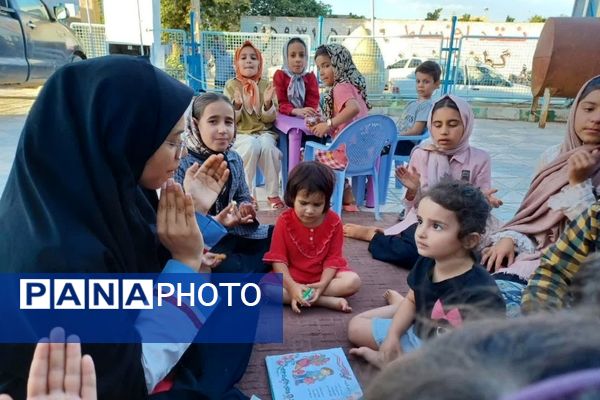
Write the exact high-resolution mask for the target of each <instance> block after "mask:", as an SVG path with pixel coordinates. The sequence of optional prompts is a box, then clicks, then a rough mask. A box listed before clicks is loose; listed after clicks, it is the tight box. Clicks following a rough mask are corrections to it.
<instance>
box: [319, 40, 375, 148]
mask: <svg viewBox="0 0 600 400" xmlns="http://www.w3.org/2000/svg"><path fill="white" fill-rule="evenodd" d="M315 63H316V64H317V67H318V68H319V75H320V77H321V81H322V82H323V84H325V86H328V87H329V90H328V91H327V92H326V93H325V94H324V96H323V101H322V105H321V106H322V108H323V116H324V117H325V119H326V122H322V123H319V124H316V125H315V126H313V127H312V128H311V131H312V132H313V133H314V134H315V135H316V136H319V137H322V136H325V135H327V134H329V135H331V136H332V137H335V136H336V135H337V134H338V133H339V132H340V131H341V130H342V129H344V128H345V127H346V125H348V124H349V123H350V122H352V121H354V120H356V119H359V118H363V117H366V116H367V113H368V111H369V108H371V105H370V104H369V102H368V101H367V85H366V83H365V78H364V76H362V74H361V73H360V72H359V71H358V69H356V66H355V65H354V62H353V61H352V55H351V54H350V52H349V51H348V49H347V48H345V47H344V46H342V45H340V44H335V43H334V44H324V45H322V46H319V47H318V48H317V51H316V53H315Z"/></svg>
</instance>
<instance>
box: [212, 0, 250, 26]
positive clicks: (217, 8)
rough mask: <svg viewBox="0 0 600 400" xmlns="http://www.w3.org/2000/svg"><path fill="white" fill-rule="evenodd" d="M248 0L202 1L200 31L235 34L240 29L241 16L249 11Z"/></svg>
mask: <svg viewBox="0 0 600 400" xmlns="http://www.w3.org/2000/svg"><path fill="white" fill-rule="evenodd" d="M250 6H251V1H250V0H202V1H201V2H200V13H201V15H200V20H201V21H202V29H204V30H212V31H230V32H235V31H238V30H239V29H240V19H241V17H242V15H247V14H248V10H250Z"/></svg>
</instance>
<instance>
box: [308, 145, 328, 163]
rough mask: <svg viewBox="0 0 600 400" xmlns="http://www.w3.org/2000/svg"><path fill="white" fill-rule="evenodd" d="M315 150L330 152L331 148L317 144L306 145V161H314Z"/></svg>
mask: <svg viewBox="0 0 600 400" xmlns="http://www.w3.org/2000/svg"><path fill="white" fill-rule="evenodd" d="M315 150H329V146H325V145H323V144H321V143H317V142H306V143H304V161H314V159H315Z"/></svg>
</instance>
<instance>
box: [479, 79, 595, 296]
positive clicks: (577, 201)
mask: <svg viewBox="0 0 600 400" xmlns="http://www.w3.org/2000/svg"><path fill="white" fill-rule="evenodd" d="M596 102H600V76H596V77H595V78H592V79H590V80H589V81H588V82H586V83H585V84H584V85H583V87H582V88H581V89H580V91H579V93H578V94H577V97H576V98H575V102H574V103H573V106H572V107H571V111H570V114H569V120H568V123H567V135H566V136H565V140H564V141H563V143H562V144H558V145H555V146H552V147H550V148H549V149H547V150H546V151H545V152H544V153H543V154H542V157H541V160H540V164H539V165H540V167H539V168H538V171H537V173H536V175H535V177H534V178H533V181H532V182H531V186H530V188H529V191H528V192H527V194H526V195H525V198H524V199H523V201H522V202H521V206H520V207H519V210H518V211H517V213H516V214H515V216H514V217H513V219H511V220H510V221H509V222H507V223H506V224H505V225H504V226H502V228H501V229H499V230H498V231H497V232H495V233H493V234H492V235H490V237H489V238H488V242H489V244H490V246H489V247H487V248H485V249H484V250H483V259H482V263H484V264H487V267H488V269H489V270H496V271H499V272H501V273H505V274H508V275H509V276H508V277H507V276H506V275H504V277H506V278H508V279H513V280H514V281H520V283H522V284H524V283H526V282H527V279H528V278H529V276H530V275H531V273H532V272H533V271H534V270H535V269H536V268H537V267H538V266H539V263H540V252H541V251H542V250H543V249H545V248H547V247H548V246H549V245H551V244H553V243H554V242H555V241H556V240H557V239H558V237H559V236H560V234H561V232H562V231H563V229H564V227H565V225H566V224H567V223H568V222H569V221H570V220H572V219H574V218H575V217H577V216H578V215H579V214H581V213H582V212H583V211H585V210H586V209H587V208H588V207H589V206H590V205H591V204H592V203H593V202H594V201H595V200H596V196H595V191H596V188H598V186H599V185H600V151H599V149H600V120H598V117H597V114H594V113H593V112H591V111H590V110H593V108H594V106H595V105H596ZM497 280H498V278H497ZM503 291H505V290H504V289H503ZM517 292H518V291H517ZM519 295H520V292H519Z"/></svg>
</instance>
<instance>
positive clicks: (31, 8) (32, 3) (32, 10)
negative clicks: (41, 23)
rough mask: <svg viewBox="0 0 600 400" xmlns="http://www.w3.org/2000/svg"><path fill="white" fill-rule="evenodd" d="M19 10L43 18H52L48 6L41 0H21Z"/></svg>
mask: <svg viewBox="0 0 600 400" xmlns="http://www.w3.org/2000/svg"><path fill="white" fill-rule="evenodd" d="M19 10H20V11H21V12H24V13H27V14H30V15H33V16H36V17H38V18H41V19H47V20H50V17H49V16H48V11H47V10H46V7H44V5H43V4H42V3H41V2H40V1H39V0H19Z"/></svg>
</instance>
